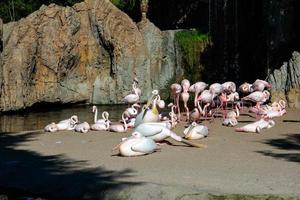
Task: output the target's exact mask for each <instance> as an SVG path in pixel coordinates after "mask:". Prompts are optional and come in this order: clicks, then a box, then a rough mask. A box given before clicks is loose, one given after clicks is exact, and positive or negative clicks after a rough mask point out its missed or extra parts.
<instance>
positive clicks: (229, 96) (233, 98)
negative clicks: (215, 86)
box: [227, 92, 240, 103]
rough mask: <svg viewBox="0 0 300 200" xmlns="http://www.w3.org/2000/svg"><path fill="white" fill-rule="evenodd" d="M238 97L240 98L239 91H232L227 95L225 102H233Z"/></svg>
mask: <svg viewBox="0 0 300 200" xmlns="http://www.w3.org/2000/svg"><path fill="white" fill-rule="evenodd" d="M239 99H240V96H239V93H237V92H233V93H231V94H228V95H227V100H228V101H227V102H230V103H233V102H235V101H237V100H239Z"/></svg>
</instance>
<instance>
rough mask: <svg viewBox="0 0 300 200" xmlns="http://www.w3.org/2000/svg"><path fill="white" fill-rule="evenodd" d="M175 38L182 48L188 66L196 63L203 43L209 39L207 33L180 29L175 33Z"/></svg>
mask: <svg viewBox="0 0 300 200" xmlns="http://www.w3.org/2000/svg"><path fill="white" fill-rule="evenodd" d="M175 38H176V41H177V42H178V43H179V45H180V47H181V48H182V50H183V53H184V58H185V60H186V62H187V64H188V65H189V66H190V67H193V66H195V65H197V64H198V63H199V59H200V58H199V57H200V53H201V52H202V51H203V44H205V43H207V42H208V40H209V37H208V35H207V34H203V33H201V32H199V31H180V32H177V33H176V34H175Z"/></svg>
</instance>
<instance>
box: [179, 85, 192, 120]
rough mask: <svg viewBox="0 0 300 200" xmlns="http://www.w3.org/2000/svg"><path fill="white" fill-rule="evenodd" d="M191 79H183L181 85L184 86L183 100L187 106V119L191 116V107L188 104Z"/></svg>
mask: <svg viewBox="0 0 300 200" xmlns="http://www.w3.org/2000/svg"><path fill="white" fill-rule="evenodd" d="M190 85H191V84H190V81H189V80H187V79H184V80H182V81H181V86H182V89H183V92H182V93H181V98H182V101H183V104H184V108H185V111H186V119H187V121H188V120H189V116H190V113H189V107H188V106H187V102H188V101H189V98H190V94H189V92H188V91H189V88H190Z"/></svg>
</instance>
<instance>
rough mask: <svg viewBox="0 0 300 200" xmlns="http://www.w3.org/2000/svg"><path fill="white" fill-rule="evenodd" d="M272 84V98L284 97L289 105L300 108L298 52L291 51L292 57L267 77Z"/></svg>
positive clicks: (299, 54) (299, 55) (299, 60)
mask: <svg viewBox="0 0 300 200" xmlns="http://www.w3.org/2000/svg"><path fill="white" fill-rule="evenodd" d="M268 81H269V82H270V83H271V84H272V85H273V88H272V91H271V92H272V100H278V99H284V100H285V101H287V102H288V105H289V107H292V108H300V53H299V52H293V55H292V58H291V59H290V60H289V61H288V62H285V63H284V64H283V65H282V66H281V68H280V69H275V70H274V72H273V73H272V74H270V76H269V77H268Z"/></svg>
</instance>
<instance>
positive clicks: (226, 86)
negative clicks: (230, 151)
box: [222, 81, 236, 94]
mask: <svg viewBox="0 0 300 200" xmlns="http://www.w3.org/2000/svg"><path fill="white" fill-rule="evenodd" d="M222 91H223V92H225V93H226V94H230V93H234V92H235V91H236V85H235V83H234V82H232V81H227V82H225V83H223V84H222Z"/></svg>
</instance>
